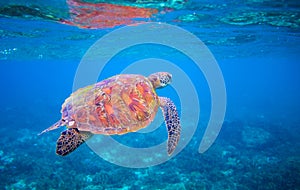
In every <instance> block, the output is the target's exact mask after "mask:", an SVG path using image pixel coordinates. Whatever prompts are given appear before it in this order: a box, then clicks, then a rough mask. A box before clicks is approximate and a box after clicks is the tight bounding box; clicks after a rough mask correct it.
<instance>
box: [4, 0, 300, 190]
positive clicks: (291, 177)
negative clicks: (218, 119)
mask: <svg viewBox="0 0 300 190" xmlns="http://www.w3.org/2000/svg"><path fill="white" fill-rule="evenodd" d="M99 15H102V16H100V17H99ZM148 21H153V22H162V23H168V24H172V25H176V26H179V27H182V28H183V29H185V30H187V31H189V32H191V33H193V34H194V35H196V36H197V37H198V38H199V39H201V40H202V41H203V42H204V43H205V45H207V47H208V48H209V50H210V51H211V52H212V54H213V55H214V57H215V59H216V60H217V62H218V64H219V67H220V69H221V71H222V73H223V77H224V81H225V85H226V93H227V106H226V115H225V121H224V123H223V125H222V129H221V131H220V133H219V135H218V137H217V139H216V141H215V142H214V143H213V145H212V146H211V147H210V148H209V149H208V150H207V151H206V152H204V153H202V154H200V153H199V152H198V147H199V143H200V141H201V139H202V137H203V133H204V131H205V127H206V126H207V122H208V120H209V116H210V111H211V110H210V106H211V99H210V91H209V88H208V87H207V84H206V81H205V79H204V78H203V76H201V75H200V76H199V73H195V72H194V67H193V66H192V64H191V63H190V62H191V60H189V59H187V58H185V57H184V56H183V55H182V54H180V53H178V52H177V53H176V52H173V51H171V50H169V49H167V48H166V47H160V46H155V47H152V46H151V45H148V46H147V45H145V46H138V47H132V48H129V49H128V50H127V51H122V52H121V53H119V54H118V55H117V56H116V57H114V59H113V60H111V64H108V66H107V68H105V69H104V70H103V72H102V73H101V75H100V76H99V81H100V80H103V79H105V78H107V77H109V76H112V75H115V74H119V73H120V72H121V71H122V69H123V68H125V67H126V66H128V65H130V64H131V63H132V62H134V61H137V60H141V59H145V58H152V57H156V58H164V59H167V60H169V61H171V62H172V63H174V64H178V66H180V68H181V69H183V70H184V71H185V72H186V73H188V74H189V77H190V79H191V80H192V81H193V83H194V86H195V88H196V89H197V93H198V94H199V97H200V98H199V102H200V103H201V114H200V117H199V123H198V126H197V131H196V133H195V134H194V135H193V138H192V140H191V141H190V142H189V143H188V145H187V146H186V147H185V148H184V149H183V151H181V152H180V153H178V154H177V155H176V156H174V157H172V158H171V159H170V160H169V161H167V162H165V163H163V164H160V165H157V166H152V167H147V168H139V169H135V168H126V167H121V166H117V165H114V164H112V163H109V162H107V161H105V160H104V159H102V158H100V157H99V156H98V155H97V154H95V153H94V152H93V151H92V150H91V149H90V148H89V147H88V146H87V145H86V144H83V145H81V146H80V147H79V148H78V150H76V151H74V152H73V153H72V154H70V155H68V156H66V157H61V156H57V155H56V154H55V144H56V140H57V138H58V137H59V134H60V132H61V131H62V130H63V129H62V130H56V131H53V132H49V133H47V134H43V135H41V136H38V135H37V134H38V133H39V132H41V131H42V130H44V129H45V128H47V127H49V126H50V125H52V124H53V123H55V122H56V121H57V120H59V119H60V109H61V105H62V103H63V102H64V100H65V99H66V98H67V97H68V96H69V95H70V94H71V93H72V90H73V81H74V76H75V74H76V69H77V67H78V65H79V63H80V61H81V58H82V57H83V56H84V54H85V52H86V51H87V50H88V49H89V47H90V46H91V45H93V44H94V43H95V42H96V41H97V40H98V39H100V38H101V37H102V36H104V35H105V34H108V33H109V32H111V31H114V30H115V29H117V28H121V27H123V26H124V25H128V24H138V23H140V22H142V23H143V22H148ZM0 22H1V25H0V39H1V43H0V79H1V80H0V82H1V83H0V86H1V93H0V124H1V127H0V189H86V190H88V189H89V190H91V189H242V190H244V189H245V190H246V189H294V190H295V189H300V143H299V138H300V117H299V116H300V115H299V113H300V99H299V97H300V83H299V82H300V65H299V60H300V51H299V50H300V2H299V1H297V0H286V1H285V0H282V1H271V0H246V1H233V0H230V1H220V0H212V1H208V0H204V1H200V0H190V1H179V0H178V1H158V0H153V1H115V0H114V1H109V2H108V1H107V2H105V1H101V0H99V1H78V0H74V1H70V0H68V1H63V0H51V1H42V0H35V1H22V0H18V1H13V0H11V1H7V2H5V1H1V3H0ZM133 35H134V34H133ZM174 40H176V39H174ZM178 43H182V42H178ZM153 49H154V50H155V51H152V50H153ZM157 69H158V70H160V69H159V68H157ZM173 77H174V80H180V79H178V78H177V79H176V76H173ZM157 93H158V94H159V95H162V96H169V97H171V98H172V99H173V100H174V102H175V104H179V102H180V100H179V99H178V97H177V96H176V94H174V89H172V88H171V87H166V88H164V89H160V90H158V91H157ZM195 109H196V108H195ZM179 111H180V107H179ZM188 111H189V112H190V113H192V112H193V111H194V110H193V109H191V110H188ZM157 117H161V118H162V116H161V114H157ZM185 123H186V125H185V126H182V130H185V128H187V127H189V126H191V125H193V123H192V122H191V123H188V122H185ZM166 138H167V133H166V131H165V126H164V124H163V123H162V124H161V126H160V127H159V128H158V129H157V130H155V131H152V132H151V133H149V134H148V133H143V134H141V133H139V134H135V133H133V134H128V135H123V136H121V137H116V139H118V140H120V142H122V143H124V144H127V145H128V146H133V147H134V146H137V145H136V142H138V143H139V145H138V146H142V147H149V146H152V145H155V144H157V143H161V142H163V141H165V140H166Z"/></svg>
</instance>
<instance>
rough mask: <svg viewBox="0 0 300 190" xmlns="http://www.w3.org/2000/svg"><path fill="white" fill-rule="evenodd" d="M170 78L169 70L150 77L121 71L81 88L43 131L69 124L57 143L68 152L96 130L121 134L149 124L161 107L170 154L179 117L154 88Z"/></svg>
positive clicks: (58, 149)
mask: <svg viewBox="0 0 300 190" xmlns="http://www.w3.org/2000/svg"><path fill="white" fill-rule="evenodd" d="M171 79H172V75H171V74H170V73H167V72H157V73H154V74H151V75H150V76H148V77H145V76H142V75H135V74H120V75H116V76H112V77H110V78H108V79H106V80H103V81H100V82H98V83H96V84H93V85H90V86H86V87H84V88H81V89H78V90H77V91H75V92H74V93H72V94H71V96H70V97H69V98H67V99H66V100H65V102H64V104H63V105H62V109H61V113H62V116H61V119H60V120H59V121H58V122H56V123H55V124H53V125H52V126H51V127H49V128H47V129H45V130H44V131H42V132H41V133H40V134H42V133H45V132H48V131H51V130H54V129H57V128H59V127H61V126H66V127H67V130H65V131H63V132H62V133H61V135H60V137H59V138H58V140H57V144H56V153H57V154H58V155H61V156H65V155H67V154H69V153H71V152H72V151H74V150H75V149H76V148H77V147H78V146H80V145H81V144H82V143H84V142H85V141H86V140H87V139H89V138H90V137H91V136H92V135H93V134H104V135H115V134H118V135H121V134H125V133H129V132H135V131H138V130H139V129H142V128H144V127H146V126H147V125H149V124H150V123H151V122H152V121H153V119H154V117H155V114H156V113H157V110H158V107H160V108H161V109H162V112H163V114H164V119H165V123H166V127H167V130H168V142H167V151H168V155H171V154H172V153H173V152H174V150H175V148H176V145H177V143H178V141H179V138H180V131H181V126H180V119H179V117H178V113H177V111H176V107H175V104H174V103H173V102H172V101H171V100H170V99H169V98H166V97H158V96H157V94H156V92H155V89H156V88H161V87H164V86H166V85H168V84H169V83H170V82H171Z"/></svg>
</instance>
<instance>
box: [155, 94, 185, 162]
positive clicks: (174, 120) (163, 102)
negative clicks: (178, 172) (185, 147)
mask: <svg viewBox="0 0 300 190" xmlns="http://www.w3.org/2000/svg"><path fill="white" fill-rule="evenodd" d="M159 101H160V108H161V109H162V112H163V114H164V118H165V123H166V127H167V130H168V144H167V147H168V155H169V156H170V155H171V154H172V153H173V152H174V150H175V148H176V146H177V144H178V141H179V138H180V132H181V126H180V119H179V116H178V113H177V110H176V106H175V104H174V103H173V102H172V101H171V100H170V99H169V98H165V97H159Z"/></svg>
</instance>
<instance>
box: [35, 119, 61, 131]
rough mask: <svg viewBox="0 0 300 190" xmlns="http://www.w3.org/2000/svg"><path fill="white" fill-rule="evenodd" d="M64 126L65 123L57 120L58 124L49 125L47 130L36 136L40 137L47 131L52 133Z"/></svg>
mask: <svg viewBox="0 0 300 190" xmlns="http://www.w3.org/2000/svg"><path fill="white" fill-rule="evenodd" d="M64 125H65V122H64V121H63V120H59V121H58V122H56V123H54V124H53V125H51V126H50V127H49V128H47V129H45V130H44V131H42V132H40V133H39V134H38V135H41V134H43V133H46V132H48V131H52V130H54V129H57V128H59V127H61V126H64Z"/></svg>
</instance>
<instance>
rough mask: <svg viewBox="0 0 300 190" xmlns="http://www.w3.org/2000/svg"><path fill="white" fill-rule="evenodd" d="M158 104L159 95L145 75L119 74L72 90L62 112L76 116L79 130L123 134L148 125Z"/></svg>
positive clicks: (72, 117)
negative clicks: (75, 90) (72, 92)
mask: <svg viewBox="0 0 300 190" xmlns="http://www.w3.org/2000/svg"><path fill="white" fill-rule="evenodd" d="M158 106H159V100H158V96H157V95H156V92H155V90H154V88H153V86H152V84H151V82H150V81H149V80H148V79H147V78H145V77H143V76H140V75H135V76H134V77H133V76H132V75H118V76H115V77H112V78H109V79H106V80H104V81H101V82H99V83H96V84H95V85H91V86H89V87H86V88H84V89H80V90H79V91H77V92H76V93H74V94H72V95H71V97H70V98H68V99H67V100H66V102H65V104H64V106H63V109H62V113H63V115H64V116H65V117H67V118H66V120H68V121H70V120H75V121H76V122H77V126H75V127H77V128H78V129H79V130H80V131H90V132H92V133H95V134H123V133H127V132H131V131H137V130H138V129H140V128H143V127H145V126H147V125H148V124H149V123H150V122H151V121H152V120H153V119H154V117H155V114H156V111H157V109H158ZM70 117H71V118H70Z"/></svg>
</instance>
